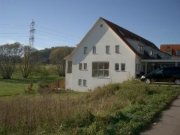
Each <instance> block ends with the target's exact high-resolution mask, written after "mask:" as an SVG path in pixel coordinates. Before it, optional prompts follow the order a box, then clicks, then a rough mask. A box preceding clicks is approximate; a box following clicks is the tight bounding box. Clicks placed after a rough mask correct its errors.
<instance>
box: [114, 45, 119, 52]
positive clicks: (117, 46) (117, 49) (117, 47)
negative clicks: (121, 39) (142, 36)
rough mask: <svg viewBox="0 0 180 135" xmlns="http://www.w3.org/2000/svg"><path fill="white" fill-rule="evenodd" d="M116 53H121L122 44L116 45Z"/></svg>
mask: <svg viewBox="0 0 180 135" xmlns="http://www.w3.org/2000/svg"><path fill="white" fill-rule="evenodd" d="M115 53H117V54H119V53H120V45H115Z"/></svg>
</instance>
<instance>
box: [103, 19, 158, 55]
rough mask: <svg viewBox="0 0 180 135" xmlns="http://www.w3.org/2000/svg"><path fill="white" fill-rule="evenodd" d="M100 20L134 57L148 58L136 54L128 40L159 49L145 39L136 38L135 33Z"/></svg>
mask: <svg viewBox="0 0 180 135" xmlns="http://www.w3.org/2000/svg"><path fill="white" fill-rule="evenodd" d="M101 19H102V20H104V22H105V23H106V24H107V25H108V26H109V27H110V28H111V29H112V30H113V31H114V32H115V33H116V34H117V35H118V36H119V37H120V38H121V39H122V40H123V41H124V42H125V43H126V44H127V45H128V46H129V47H130V48H131V49H132V50H133V51H134V52H135V53H136V55H138V56H140V57H142V58H147V57H150V56H147V55H144V54H140V53H139V52H137V51H136V50H135V49H134V48H133V45H132V44H131V43H130V42H128V39H132V40H136V41H138V42H140V43H142V44H144V45H147V46H149V47H152V48H154V49H156V50H158V51H159V48H158V47H157V46H156V45H155V44H153V43H152V42H150V41H148V40H147V39H145V38H143V37H141V36H138V35H136V34H135V33H133V32H130V31H128V30H126V29H124V28H122V27H120V26H118V25H117V24H115V23H113V22H110V21H108V20H106V19H104V18H101Z"/></svg>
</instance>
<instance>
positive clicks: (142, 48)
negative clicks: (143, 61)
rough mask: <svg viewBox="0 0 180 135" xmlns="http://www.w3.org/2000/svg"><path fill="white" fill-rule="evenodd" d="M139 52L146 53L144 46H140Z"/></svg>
mask: <svg viewBox="0 0 180 135" xmlns="http://www.w3.org/2000/svg"><path fill="white" fill-rule="evenodd" d="M139 51H140V52H141V53H143V52H144V47H143V46H142V45H139Z"/></svg>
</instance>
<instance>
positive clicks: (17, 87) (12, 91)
mask: <svg viewBox="0 0 180 135" xmlns="http://www.w3.org/2000/svg"><path fill="white" fill-rule="evenodd" d="M59 79H62V77H59V76H58V75H57V74H56V73H55V69H54V67H53V66H49V65H48V66H42V67H40V66H38V67H36V69H35V70H34V72H32V74H31V75H30V77H29V78H28V79H23V78H22V76H21V73H20V71H19V72H15V73H14V74H13V76H12V79H2V78H1V77H0V97H2V96H13V95H19V94H24V93H25V90H26V89H27V87H28V86H29V85H30V83H33V89H34V90H35V92H36V90H37V88H38V86H39V84H40V83H48V82H54V81H56V80H59Z"/></svg>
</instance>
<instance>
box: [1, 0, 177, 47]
mask: <svg viewBox="0 0 180 135" xmlns="http://www.w3.org/2000/svg"><path fill="white" fill-rule="evenodd" d="M99 17H103V18H105V19H107V20H110V21H112V22H114V23H116V24H118V25H119V26H121V27H123V28H125V29H128V30H129V31H132V32H134V33H136V34H138V35H140V36H142V37H144V38H146V39H147V40H149V41H151V42H153V43H154V44H156V45H157V46H158V47H159V46H160V44H172V43H173V44H176V43H180V0H0V45H2V44H5V43H13V42H20V43H22V44H24V45H28V44H29V35H30V34H29V30H30V23H31V22H32V20H34V21H35V29H36V31H35V34H34V36H35V41H34V47H35V48H37V49H44V48H50V47H53V46H65V45H67V46H76V45H77V44H78V43H79V42H80V41H81V40H82V38H83V37H84V36H85V34H86V33H87V32H88V31H89V29H90V28H91V27H92V26H93V24H94V23H95V22H96V21H97V19H98V18H99Z"/></svg>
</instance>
